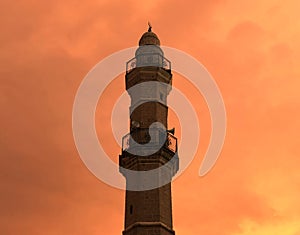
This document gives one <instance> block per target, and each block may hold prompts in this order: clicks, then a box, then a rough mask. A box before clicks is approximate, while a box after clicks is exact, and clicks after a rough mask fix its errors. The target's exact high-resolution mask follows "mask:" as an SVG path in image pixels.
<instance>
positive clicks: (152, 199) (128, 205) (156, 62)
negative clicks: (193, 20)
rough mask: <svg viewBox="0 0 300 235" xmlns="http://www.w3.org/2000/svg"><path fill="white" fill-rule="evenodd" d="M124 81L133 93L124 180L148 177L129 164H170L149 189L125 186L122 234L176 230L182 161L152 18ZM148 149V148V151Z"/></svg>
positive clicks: (141, 167)
mask: <svg viewBox="0 0 300 235" xmlns="http://www.w3.org/2000/svg"><path fill="white" fill-rule="evenodd" d="M125 82H126V90H127V92H128V94H129V96H130V98H131V105H130V108H129V110H130V132H129V133H128V134H127V135H125V136H124V137H123V140H122V154H121V155H120V156H119V165H120V172H121V173H122V174H123V175H124V177H125V179H126V185H127V186H129V185H132V184H139V183H140V184H144V183H145V182H142V181H140V179H132V177H131V178H130V177H128V174H126V170H131V171H138V172H147V171H151V170H154V169H159V168H161V167H162V166H165V165H167V164H168V163H170V162H172V164H168V165H169V166H170V167H168V168H167V170H165V171H164V172H163V173H159V172H161V171H158V173H157V178H156V179H157V180H158V181H161V180H162V178H164V179H166V181H165V183H163V184H162V185H159V186H158V187H153V188H152V189H149V190H134V189H133V188H130V187H127V190H126V198H125V226H124V231H123V235H171V234H175V231H174V230H173V222H172V199H171V180H172V177H173V176H174V175H175V174H176V172H177V171H178V162H179V161H178V155H177V138H176V137H175V136H174V129H171V130H168V106H167V96H168V94H169V92H170V91H171V87H172V73H171V62H170V61H169V60H168V59H166V58H165V57H164V52H163V50H162V49H161V47H160V40H159V39H158V37H157V35H156V34H155V33H153V32H152V27H151V25H150V24H149V29H148V31H147V32H145V33H144V34H143V35H142V37H141V39H140V41H139V47H138V49H137V50H136V52H135V57H134V58H133V59H131V60H129V61H128V62H127V64H126V75H125ZM153 124H160V125H153ZM152 150H153V151H152ZM147 151H148V153H149V154H145V153H147ZM154 178H155V177H154ZM149 180H151V179H149ZM133 181H134V182H133Z"/></svg>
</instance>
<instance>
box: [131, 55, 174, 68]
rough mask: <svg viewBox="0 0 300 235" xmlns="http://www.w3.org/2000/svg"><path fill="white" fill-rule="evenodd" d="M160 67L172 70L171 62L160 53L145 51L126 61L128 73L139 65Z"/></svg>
mask: <svg viewBox="0 0 300 235" xmlns="http://www.w3.org/2000/svg"><path fill="white" fill-rule="evenodd" d="M147 66H153V67H160V68H163V69H165V70H171V62H170V61H169V60H168V59H167V58H165V57H164V56H162V55H161V54H159V53H144V54H141V55H138V56H136V57H134V58H132V59H131V60H129V61H128V62H127V63H126V73H129V72H130V71H131V70H133V69H134V68H138V67H147Z"/></svg>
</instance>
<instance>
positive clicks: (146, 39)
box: [139, 23, 160, 46]
mask: <svg viewBox="0 0 300 235" xmlns="http://www.w3.org/2000/svg"><path fill="white" fill-rule="evenodd" d="M148 25H149V28H148V31H147V32H145V33H144V34H143V35H142V37H141V39H140V41H139V46H145V45H156V46H160V41H159V39H158V37H157V35H156V34H155V33H153V32H152V26H151V24H150V23H148Z"/></svg>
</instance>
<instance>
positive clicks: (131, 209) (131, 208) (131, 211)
mask: <svg viewBox="0 0 300 235" xmlns="http://www.w3.org/2000/svg"><path fill="white" fill-rule="evenodd" d="M129 212H130V214H131V215H132V213H133V206H132V205H130V209H129Z"/></svg>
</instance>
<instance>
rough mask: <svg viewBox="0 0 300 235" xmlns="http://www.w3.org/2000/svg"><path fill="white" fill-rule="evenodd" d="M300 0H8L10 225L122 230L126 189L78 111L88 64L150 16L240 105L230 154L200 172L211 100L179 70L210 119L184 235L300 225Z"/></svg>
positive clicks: (0, 118)
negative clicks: (104, 169)
mask: <svg viewBox="0 0 300 235" xmlns="http://www.w3.org/2000/svg"><path fill="white" fill-rule="evenodd" d="M299 9H300V3H299V1H296V0H289V1H279V0H277V1H276V0H273V1H266V0H260V1H258V0H255V1H230V0H211V1H182V2H181V3H178V2H176V3H175V1H170V0H169V1H143V3H142V1H126V2H125V1H123V2H121V1H120V2H118V1H92V0H86V1H78V0H75V1H74V0H73V1H69V0H67V1H38V0H27V1H25V0H18V1H7V0H4V1H1V3H0V11H1V14H0V19H1V20H0V24H1V25H0V26H1V36H0V49H1V50H0V51H1V52H0V62H1V66H0V73H1V76H0V79H1V83H0V88H1V92H0V107H1V111H2V112H1V115H0V125H1V126H0V127H1V129H0V130H1V132H0V157H1V164H0V185H1V187H0V234H1V235H2V234H3V235H10V234H12V235H15V234H22V235H27V234H28V235H29V234H30V235H33V234H43V235H66V234H70V235H71V234H72V235H82V234H89V235H99V234H121V231H122V230H123V210H124V191H122V190H118V189H114V188H112V187H110V186H107V185H105V184H104V183H102V182H100V181H99V180H98V179H96V177H94V176H93V175H92V174H91V173H90V172H89V171H88V170H87V168H86V167H85V166H84V164H83V163H82V161H81V160H80V158H79V156H78V153H77V151H76V148H75V145H74V142H73V137H72V128H71V118H72V117H71V114H72V113H71V112H72V105H73V100H74V96H75V94H76V91H77V88H78V86H79V84H80V82H81V81H82V79H83V78H84V76H85V75H86V73H87V72H88V71H89V70H90V69H91V68H92V67H93V66H94V65H95V64H96V63H97V62H99V61H100V60H101V59H103V58H104V57H106V56H108V55H109V54H110V53H113V52H115V51H118V50H120V49H123V48H127V47H131V46H136V45H137V42H138V40H139V38H140V36H141V35H142V33H143V32H144V31H145V30H146V29H147V25H146V24H147V21H148V20H150V21H151V23H152V25H153V31H154V32H155V33H157V34H158V36H159V38H160V40H161V43H162V44H163V45H165V46H171V47H175V48H178V49H180V50H183V51H186V52H187V53H189V54H191V55H192V56H194V57H195V58H196V59H198V60H199V61H201V62H202V63H203V64H204V65H205V66H206V67H207V68H208V70H209V71H210V72H211V74H212V75H213V76H214V78H215V80H216V82H217V84H218V86H219V88H220V90H221V92H222V95H223V97H224V102H225V105H226V109H227V118H228V123H227V124H228V125H227V136H226V141H225V145H224V149H223V151H222V154H221V157H220V159H219V160H218V162H217V165H216V166H215V167H214V168H213V170H212V171H211V172H210V173H209V174H208V175H206V176H204V177H202V178H200V177H199V176H198V169H199V165H200V163H201V161H202V159H203V156H204V153H205V150H206V147H207V144H208V138H209V135H210V129H209V125H210V123H209V116H208V113H207V112H208V111H207V108H206V106H205V104H204V101H203V98H202V97H201V96H200V95H199V94H195V95H192V92H190V90H189V85H188V84H186V81H185V80H184V79H182V78H180V77H179V76H177V75H176V74H174V86H176V87H178V88H179V89H182V91H183V92H185V93H187V96H189V98H190V99H191V100H192V101H193V103H194V105H195V107H196V110H197V113H198V114H199V117H200V119H201V124H200V125H201V128H202V129H201V131H202V130H203V133H201V135H202V136H203V137H201V138H202V139H201V141H202V142H201V143H200V148H199V151H198V153H197V156H196V157H195V159H194V161H193V162H192V164H191V166H190V167H189V168H188V170H187V171H185V173H184V174H183V175H181V176H180V177H179V178H178V179H177V180H176V181H175V182H174V183H173V218H174V229H175V231H176V234H178V235H194V234H209V235H250V234H251V235H277V234H278V235H279V234H280V235H283V234H284V235H300V201H299V199H298V198H300V174H299V173H298V172H299V167H300V158H299V156H300V148H299V146H300V137H299V130H300V122H299V120H300V109H299V105H300V93H299V92H298V90H299V88H300V81H299V75H300V62H299V61H300V56H299V55H300V44H299V42H300V21H299ZM129 59H130V58H129ZM120 81H121V82H122V84H121V85H119V84H114V86H115V88H116V90H117V89H119V90H121V89H124V87H122V86H124V84H123V80H122V78H121V79H120ZM112 87H113V85H112ZM102 100H103V102H105V97H103V99H102ZM197 102H198V103H199V104H197ZM99 118H101V117H99ZM174 125H175V124H174ZM110 151H111V153H112V155H113V156H112V159H117V155H118V153H119V149H117V148H116V149H111V150H110Z"/></svg>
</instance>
